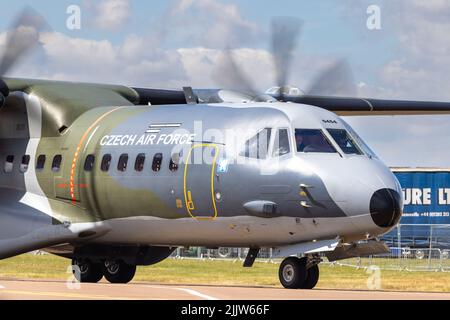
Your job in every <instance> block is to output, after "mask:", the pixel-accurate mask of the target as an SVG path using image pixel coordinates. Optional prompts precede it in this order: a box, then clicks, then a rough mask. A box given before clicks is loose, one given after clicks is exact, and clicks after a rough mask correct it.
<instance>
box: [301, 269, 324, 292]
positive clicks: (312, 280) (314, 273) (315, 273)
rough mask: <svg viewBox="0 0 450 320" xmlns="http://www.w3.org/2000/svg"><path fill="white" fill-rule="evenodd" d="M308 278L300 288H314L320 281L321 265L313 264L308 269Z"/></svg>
mask: <svg viewBox="0 0 450 320" xmlns="http://www.w3.org/2000/svg"><path fill="white" fill-rule="evenodd" d="M306 273H307V274H306V280H305V282H303V284H302V285H301V286H300V289H313V288H314V287H315V286H316V284H317V282H318V281H319V266H318V265H317V264H315V265H313V266H312V267H310V268H309V269H308V270H307V271H306Z"/></svg>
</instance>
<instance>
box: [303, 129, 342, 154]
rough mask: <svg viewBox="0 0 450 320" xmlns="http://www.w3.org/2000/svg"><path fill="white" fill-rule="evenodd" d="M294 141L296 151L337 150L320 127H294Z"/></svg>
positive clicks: (326, 151) (332, 151)
mask: <svg viewBox="0 0 450 320" xmlns="http://www.w3.org/2000/svg"><path fill="white" fill-rule="evenodd" d="M295 141H296V144H297V151H298V152H305V153H308V152H320V153H336V152H337V151H336V149H335V148H334V147H333V145H332V144H331V143H330V141H328V139H327V137H326V136H325V135H324V134H323V132H322V130H320V129H295Z"/></svg>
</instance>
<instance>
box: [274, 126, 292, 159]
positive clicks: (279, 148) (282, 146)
mask: <svg viewBox="0 0 450 320" xmlns="http://www.w3.org/2000/svg"><path fill="white" fill-rule="evenodd" d="M289 152H291V148H290V146H289V132H288V129H279V130H278V131H277V135H276V136H275V142H274V146H273V152H272V155H273V156H274V157H279V156H282V155H285V154H288V153H289Z"/></svg>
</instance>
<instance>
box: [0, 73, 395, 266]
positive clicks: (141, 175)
mask: <svg viewBox="0 0 450 320" xmlns="http://www.w3.org/2000/svg"><path fill="white" fill-rule="evenodd" d="M5 82H6V83H7V85H8V87H9V88H10V91H11V94H10V95H9V96H8V98H7V101H6V104H5V106H4V107H3V108H2V109H0V169H1V170H2V171H1V172H0V259H2V258H6V257H10V256H14V255H17V254H20V253H24V252H27V251H30V250H34V249H42V248H49V247H52V246H57V245H62V244H67V243H68V244H70V245H71V246H72V247H77V246H80V247H83V246H89V245H90V244H94V243H95V244H106V245H108V244H110V245H114V244H116V245H150V246H166V247H176V246H190V245H202V246H208V247H215V246H245V247H263V246H266V247H275V246H286V245H290V244H296V243H302V242H310V241H313V240H314V241H316V240H321V239H335V238H339V239H341V240H342V241H343V242H351V241H356V240H359V239H365V238H367V237H374V236H376V235H379V234H382V233H385V232H387V231H388V230H389V229H391V228H392V227H393V225H394V224H395V223H396V222H397V221H398V218H399V217H397V220H396V221H395V223H394V224H392V225H389V226H387V227H380V226H379V225H377V224H376V223H375V222H374V221H373V219H372V217H371V214H370V213H371V212H370V208H369V205H370V201H371V197H372V195H373V194H374V192H376V191H377V190H379V189H383V188H389V189H391V190H395V191H397V192H399V193H400V186H399V184H398V182H397V180H396V179H395V177H394V176H393V175H392V173H391V172H390V171H389V169H388V168H387V167H386V166H385V165H384V164H383V163H382V162H381V161H380V160H378V159H376V158H370V157H369V156H368V155H367V154H364V155H360V156H354V155H353V156H350V155H345V154H343V153H342V152H339V153H334V154H310V155H306V154H304V155H299V154H298V153H296V152H295V150H294V149H295V138H294V136H293V133H294V129H295V128H328V127H329V128H344V126H343V124H342V122H341V120H340V118H339V117H338V116H337V115H336V114H334V113H331V112H329V111H326V110H323V109H320V108H316V107H312V106H308V105H301V104H294V103H289V104H286V103H248V104H243V103H241V104H239V103H236V104H226V103H222V104H221V103H217V104H196V105H157V106H142V105H141V106H139V105H137V104H138V103H139V101H140V98H139V95H138V93H137V92H136V91H135V90H133V89H132V88H128V87H124V86H109V85H98V84H80V83H65V82H52V81H40V80H21V79H5ZM198 121H201V123H202V126H203V128H202V129H203V132H205V131H207V130H208V129H218V130H220V131H225V130H230V129H232V130H235V132H236V133H238V132H240V131H239V130H244V129H248V128H253V129H254V130H255V132H257V131H258V130H261V129H264V128H273V133H274V132H275V130H276V129H278V128H287V129H288V130H289V139H290V148H291V150H290V153H289V154H286V155H283V156H281V157H272V156H269V157H268V159H265V160H260V159H247V161H246V162H245V163H243V164H240V163H239V164H235V163H234V161H235V160H236V159H231V158H229V155H231V154H233V152H232V150H230V149H229V148H230V143H229V141H227V140H226V139H225V138H224V139H223V141H217V140H214V141H209V140H205V139H204V137H198V136H195V137H194V139H193V141H192V142H189V143H188V142H186V143H184V144H183V146H181V145H180V147H183V151H182V153H181V156H180V158H181V160H182V161H181V162H180V163H179V166H178V169H177V170H174V171H171V170H169V162H170V159H171V158H172V156H173V151H172V149H173V147H174V145H173V144H164V143H158V144H153V145H136V140H135V141H134V143H130V144H128V145H127V144H125V145H120V141H119V140H117V142H118V143H119V145H105V144H103V145H102V138H103V139H105V140H103V141H107V140H108V139H107V138H104V137H105V136H108V137H117V136H119V137H123V136H125V135H127V136H136V139H139V138H140V137H141V136H142V135H146V131H147V130H148V129H149V126H151V125H154V124H174V123H175V124H180V128H181V129H184V130H186V131H187V132H190V133H193V132H195V125H196V124H195V123H196V122H198ZM325 121H328V123H327V124H325ZM173 130H174V128H171V127H163V128H161V131H160V132H159V133H157V134H156V135H157V136H158V137H159V136H160V135H162V134H170V133H171V132H173ZM158 137H157V138H156V139H158ZM247 138H249V137H242V143H244V142H245V140H246V139H247ZM111 141H113V140H111ZM334 144H335V146H336V143H335V142H334ZM175 145H176V143H175ZM196 148H197V149H199V150H201V151H206V152H207V153H208V152H209V153H210V154H211V156H212V158H213V160H214V161H213V163H211V164H189V163H186V162H187V161H186V160H187V159H188V158H189V157H190V155H191V152H195V149H196ZM336 148H337V149H338V150H339V148H338V147H337V146H336ZM141 153H144V154H145V164H144V168H143V171H141V172H138V171H136V170H135V168H134V165H135V159H136V157H137V155H138V154H141ZM157 153H161V154H162V156H163V158H162V162H161V168H160V170H159V171H157V172H155V171H153V170H152V161H153V157H154V155H155V154H157ZM269 153H270V152H269ZM25 154H27V155H30V156H31V161H30V165H29V168H28V170H27V171H26V172H25V173H21V172H20V170H19V168H20V163H21V161H22V156H23V155H25ZM105 154H111V156H112V161H111V167H110V169H109V171H108V172H104V171H102V170H101V169H100V163H101V159H102V157H103V156H104V155H105ZM121 154H128V157H129V158H128V167H127V169H126V170H125V171H124V172H122V171H119V170H118V168H117V162H118V160H119V157H120V155H121ZM8 155H14V164H13V171H12V172H10V173H6V172H4V171H3V168H4V166H5V161H6V157H7V156H8ZM39 155H46V162H45V167H44V169H43V170H36V163H37V158H38V156H39ZM55 155H61V156H62V163H61V168H60V170H59V171H58V172H54V171H52V169H51V164H52V160H53V157H54V156H55ZM88 155H93V156H94V157H95V161H94V167H93V170H92V171H86V170H85V169H84V164H85V159H86V157H87V156H88ZM238 157H239V156H238ZM275 158H277V159H275ZM275 160H276V161H275ZM222 161H228V162H229V163H230V164H229V165H228V166H227V168H226V169H225V170H223V171H220V170H219V169H218V167H219V163H221V162H222ZM274 163H277V165H278V168H279V171H278V172H277V173H276V174H272V175H264V174H261V170H263V171H264V169H270V168H271V167H272V166H273V165H274ZM189 195H190V196H189ZM189 207H190V208H191V209H189Z"/></svg>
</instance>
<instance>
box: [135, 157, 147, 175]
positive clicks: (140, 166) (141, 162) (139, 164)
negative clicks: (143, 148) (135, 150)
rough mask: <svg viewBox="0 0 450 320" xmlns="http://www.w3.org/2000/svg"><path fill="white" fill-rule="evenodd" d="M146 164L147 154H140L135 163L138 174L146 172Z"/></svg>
mask: <svg viewBox="0 0 450 320" xmlns="http://www.w3.org/2000/svg"><path fill="white" fill-rule="evenodd" d="M144 163H145V154H144V153H139V154H138V155H137V157H136V161H135V163H134V170H136V171H137V172H141V171H142V170H144Z"/></svg>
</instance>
